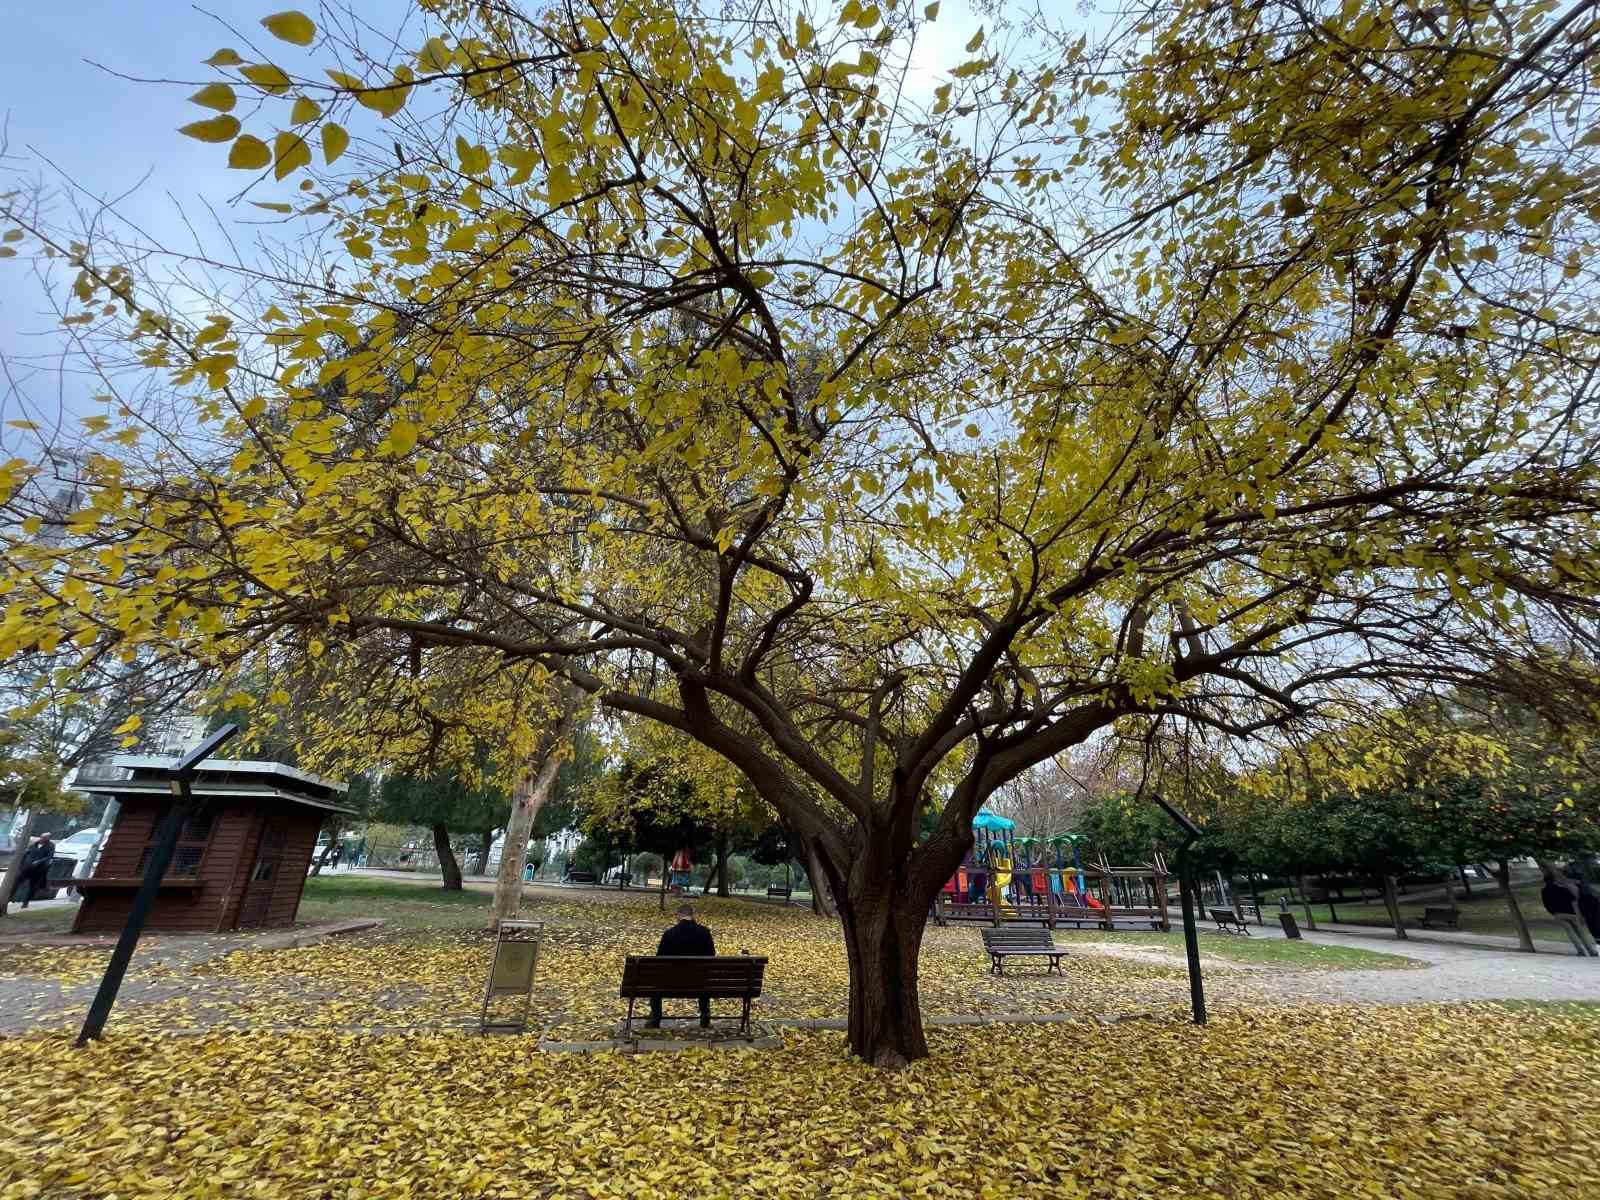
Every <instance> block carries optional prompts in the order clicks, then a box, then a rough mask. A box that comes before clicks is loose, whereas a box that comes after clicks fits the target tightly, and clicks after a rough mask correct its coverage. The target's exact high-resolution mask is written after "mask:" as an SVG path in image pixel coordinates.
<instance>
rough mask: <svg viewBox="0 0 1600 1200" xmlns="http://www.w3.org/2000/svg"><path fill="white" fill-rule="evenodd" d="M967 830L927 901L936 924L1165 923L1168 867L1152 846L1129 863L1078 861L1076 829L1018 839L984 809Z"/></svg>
mask: <svg viewBox="0 0 1600 1200" xmlns="http://www.w3.org/2000/svg"><path fill="white" fill-rule="evenodd" d="M972 831H973V846H972V850H971V851H970V852H969V853H968V854H967V857H966V859H965V861H963V862H962V864H961V866H960V867H959V868H958V869H957V871H956V873H955V875H954V876H953V877H952V878H951V879H950V881H949V882H948V883H946V884H945V886H944V889H943V890H942V891H941V892H940V893H939V895H938V896H937V897H936V898H935V900H934V905H933V912H932V916H933V919H934V922H935V923H936V924H939V925H944V924H946V923H948V922H951V921H982V922H984V923H987V924H993V925H1003V924H1007V923H1028V924H1042V925H1046V926H1048V927H1050V928H1054V927H1055V926H1056V925H1057V924H1063V923H1064V924H1076V925H1079V926H1082V925H1091V926H1095V927H1098V928H1102V929H1116V928H1119V927H1121V928H1129V927H1133V928H1139V927H1146V928H1155V929H1169V928H1171V922H1170V920H1169V918H1168V913H1167V886H1166V885H1167V878H1168V876H1169V874H1170V872H1168V870H1167V865H1166V862H1165V861H1164V860H1163V859H1162V857H1161V855H1160V853H1159V852H1153V853H1152V855H1151V860H1150V861H1149V862H1147V863H1141V864H1139V865H1138V866H1132V867H1114V866H1112V865H1111V864H1110V863H1109V862H1107V861H1106V858H1105V856H1104V855H1103V854H1102V855H1101V856H1100V857H1099V860H1098V861H1097V862H1091V863H1085V862H1083V858H1082V854H1081V851H1080V848H1079V845H1078V843H1079V841H1080V840H1082V836H1083V835H1081V834H1072V833H1062V834H1057V835H1056V836H1054V837H1051V838H1038V837H1018V836H1017V835H1016V822H1015V821H1012V820H1011V819H1010V818H1009V817H1002V816H1000V815H999V814H998V813H991V812H989V811H987V810H981V811H980V812H979V813H978V815H977V816H976V817H974V818H973V821H972ZM1069 847H1070V851H1069ZM1091 884H1092V886H1091ZM1096 892H1098V893H1099V894H1098V895H1095V893H1096Z"/></svg>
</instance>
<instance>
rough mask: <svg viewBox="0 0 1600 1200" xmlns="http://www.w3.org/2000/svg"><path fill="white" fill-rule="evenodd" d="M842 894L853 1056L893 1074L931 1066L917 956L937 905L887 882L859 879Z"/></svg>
mask: <svg viewBox="0 0 1600 1200" xmlns="http://www.w3.org/2000/svg"><path fill="white" fill-rule="evenodd" d="M859 874H860V873H859V872H858V875H859ZM837 894H838V895H839V899H838V912H839V920H840V922H841V923H842V924H843V926H844V943H845V953H846V955H847V957H848V958H849V963H850V1019H849V1033H848V1037H849V1043H850V1053H852V1054H853V1055H855V1056H856V1057H858V1058H861V1059H863V1060H865V1061H866V1062H869V1063H871V1064H872V1065H873V1066H876V1067H889V1068H898V1067H903V1066H905V1065H906V1064H907V1063H910V1062H913V1061H915V1060H916V1059H919V1058H926V1057H927V1055H928V1040H927V1036H926V1035H925V1034H924V1032H923V1028H922V1006H921V1001H920V999H919V997H918V994H917V956H918V953H919V951H920V950H921V948H922V933H923V928H924V926H925V925H926V923H927V919H928V902H929V899H931V897H924V896H917V897H913V896H910V895H908V894H907V893H906V892H905V891H904V890H903V889H900V888H897V887H896V885H895V881H894V880H893V879H892V878H890V877H888V876H886V875H875V876H874V877H873V878H871V879H864V880H863V879H853V880H852V886H851V887H850V888H848V889H839V892H838V893H837Z"/></svg>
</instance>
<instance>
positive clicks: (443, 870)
mask: <svg viewBox="0 0 1600 1200" xmlns="http://www.w3.org/2000/svg"><path fill="white" fill-rule="evenodd" d="M433 848H434V850H435V851H437V852H438V855H439V874H440V875H442V876H443V877H444V882H443V884H442V886H443V888H444V890H445V891H447V892H459V891H460V890H461V864H460V863H459V862H457V861H456V854H455V851H454V850H452V849H450V830H449V828H448V827H447V826H444V825H435V826H433Z"/></svg>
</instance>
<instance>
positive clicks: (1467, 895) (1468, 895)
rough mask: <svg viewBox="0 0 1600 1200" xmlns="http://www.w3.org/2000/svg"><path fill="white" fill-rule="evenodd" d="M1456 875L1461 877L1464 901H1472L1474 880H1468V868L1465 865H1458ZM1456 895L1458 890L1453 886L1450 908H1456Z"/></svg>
mask: <svg viewBox="0 0 1600 1200" xmlns="http://www.w3.org/2000/svg"><path fill="white" fill-rule="evenodd" d="M1456 874H1457V875H1459V876H1461V898H1462V899H1463V900H1471V899H1472V880H1470V879H1468V878H1467V867H1466V864H1465V863H1457V864H1456ZM1455 894H1456V889H1455V887H1454V886H1453V885H1452V886H1451V888H1450V907H1451V908H1454V907H1455Z"/></svg>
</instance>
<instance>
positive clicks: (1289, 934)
mask: <svg viewBox="0 0 1600 1200" xmlns="http://www.w3.org/2000/svg"><path fill="white" fill-rule="evenodd" d="M1278 921H1279V922H1280V923H1281V924H1282V925H1283V936H1284V937H1286V938H1289V939H1291V940H1293V941H1297V942H1298V941H1299V940H1300V926H1299V925H1297V924H1295V920H1294V914H1293V913H1292V912H1280V913H1279V914H1278Z"/></svg>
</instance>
